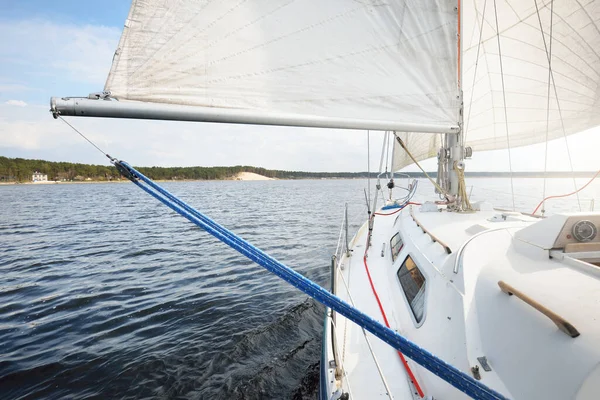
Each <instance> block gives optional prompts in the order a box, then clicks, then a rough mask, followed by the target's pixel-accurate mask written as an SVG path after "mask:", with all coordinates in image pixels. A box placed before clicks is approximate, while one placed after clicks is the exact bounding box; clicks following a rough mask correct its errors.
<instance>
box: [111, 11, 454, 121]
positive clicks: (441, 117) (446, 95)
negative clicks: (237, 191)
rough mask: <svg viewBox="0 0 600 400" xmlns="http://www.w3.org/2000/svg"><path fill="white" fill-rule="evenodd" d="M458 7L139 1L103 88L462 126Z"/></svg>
mask: <svg viewBox="0 0 600 400" xmlns="http://www.w3.org/2000/svg"><path fill="white" fill-rule="evenodd" d="M457 18H458V15H457V10H456V2H452V1H446V0H427V1H422V0H404V1H383V0H330V1H326V2H323V1H316V0H273V1H258V0H248V1H241V0H235V1H234V0H228V1H225V0H224V1H208V0H205V1H198V0H182V1H177V2H165V1H164V0H144V1H141V0H134V1H133V4H132V7H131V10H130V13H129V17H128V19H127V21H126V24H125V29H124V32H123V35H122V37H121V41H120V43H119V48H118V49H117V52H116V54H115V57H114V60H113V65H112V68H111V71H110V75H109V77H108V80H107V83H106V87H105V90H106V91H110V92H111V95H112V96H114V97H116V98H118V99H119V100H133V101H142V102H156V103H169V104H178V105H192V106H202V107H211V108H216V109H227V110H232V109H239V110H244V111H245V112H248V111H250V112H255V113H256V114H257V115H259V114H261V113H274V112H275V113H284V114H296V115H307V116H319V117H332V118H352V119H365V120H384V121H403V122H408V123H423V124H446V125H452V126H455V125H456V124H457V122H458V111H459V106H460V104H459V101H458V82H457V81H458V78H457V58H458V54H457V53H458V52H457V47H456V40H457Z"/></svg>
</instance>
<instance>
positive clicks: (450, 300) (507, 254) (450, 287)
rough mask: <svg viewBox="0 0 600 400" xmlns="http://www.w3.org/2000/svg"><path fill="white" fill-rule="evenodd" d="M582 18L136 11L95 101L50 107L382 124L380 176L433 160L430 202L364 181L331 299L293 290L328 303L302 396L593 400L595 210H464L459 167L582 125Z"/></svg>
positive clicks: (497, 5) (447, 5)
mask: <svg viewBox="0 0 600 400" xmlns="http://www.w3.org/2000/svg"><path fill="white" fill-rule="evenodd" d="M599 26H600V2H598V1H594V0H591V1H589V0H587V1H582V0H545V1H542V0H539V1H538V0H519V1H517V0H472V1H467V2H461V1H460V0H453V1H449V0H394V1H385V0H328V1H315V0H272V1H258V0H247V1H244V0H223V1H218V2H213V1H209V0H204V1H197V0H180V1H173V2H169V1H164V0H144V1H141V0H134V1H133V4H132V6H131V9H130V12H129V16H128V18H127V20H126V22H125V27H124V30H123V34H122V37H121V40H120V42H119V45H118V48H117V50H116V52H115V56H114V59H113V64H112V67H111V70H110V73H109V76H108V79H107V82H106V86H105V88H104V90H103V91H102V92H98V93H93V94H90V95H89V96H87V97H83V98H81V97H62V98H52V99H51V112H52V113H53V114H54V116H55V117H61V118H62V117H66V116H87V117H105V118H106V117H108V118H139V119H161V120H181V121H199V122H222V123H238V124H259V125H277V126H302V127H314V128H335V129H354V130H368V131H382V132H386V133H385V137H386V138H387V142H388V143H392V142H393V143H394V146H395V147H394V148H395V150H394V156H393V159H394V162H393V165H394V169H398V168H401V167H403V166H406V165H408V164H411V163H414V164H416V165H418V166H419V165H420V164H419V162H420V161H422V160H424V159H426V158H429V157H437V160H438V174H437V177H436V179H435V180H433V179H432V178H430V177H429V179H430V180H431V182H432V185H433V186H434V187H435V191H436V193H431V198H430V199H421V200H420V201H419V202H417V201H415V197H414V195H415V191H416V187H417V184H418V182H416V181H414V182H411V183H410V185H408V186H407V187H405V188H404V189H405V190H404V191H403V192H402V197H401V198H393V196H387V193H388V192H386V190H391V191H393V190H395V192H392V193H398V189H394V187H395V183H394V182H393V181H391V182H389V183H388V185H387V187H388V188H390V189H386V187H383V189H382V188H381V185H378V186H377V190H378V191H379V192H380V193H377V194H376V195H375V196H374V197H373V198H372V201H369V202H368V210H369V211H368V216H367V220H366V222H365V223H364V224H363V225H362V227H361V228H360V229H359V230H358V232H356V234H354V235H352V234H349V233H346V234H345V235H343V236H344V240H343V242H344V245H343V246H341V250H340V252H339V254H338V255H337V256H336V257H335V258H334V260H333V261H332V269H331V277H332V279H331V280H332V287H331V292H332V293H333V294H332V295H329V294H322V293H321V292H320V291H318V290H317V289H311V290H307V293H310V294H311V295H313V294H314V293H316V294H315V297H316V298H318V299H319V300H320V301H321V300H322V299H325V300H327V301H324V303H325V304H326V305H328V306H329V308H328V309H327V315H326V317H325V321H324V332H323V354H322V361H321V386H320V397H321V398H322V399H348V398H351V399H375V398H390V399H402V400H404V399H417V398H428V399H462V398H465V397H466V394H465V393H467V394H469V395H471V396H473V397H476V398H515V399H577V400H583V399H597V398H598V393H600V346H599V345H598V343H600V311H599V310H600V267H599V265H600V236H598V235H597V232H598V227H599V226H600V214H599V213H593V212H581V213H560V214H555V215H552V216H550V217H547V218H546V217H541V216H540V215H531V214H524V213H520V212H517V211H515V210H510V211H507V210H498V209H496V208H494V206H493V205H492V204H490V203H487V202H477V203H473V204H471V203H470V201H469V196H468V194H467V192H466V185H465V179H464V170H465V165H466V164H465V159H466V158H468V157H470V155H471V154H472V152H474V151H484V150H492V149H507V150H508V153H507V154H508V156H509V158H510V149H511V148H514V147H518V146H524V145H528V144H534V143H542V142H547V141H549V140H552V139H556V138H563V137H564V138H565V140H566V136H568V135H571V134H574V133H577V132H581V131H583V130H586V129H589V128H592V127H595V126H598V125H600V52H599V51H598V49H600V30H599V28H598V27H599ZM282 134H284V133H282ZM116 165H117V166H118V167H119V168H120V170H121V171H122V172H123V173H125V174H129V176H130V177H131V176H132V174H133V175H134V176H133V178H134V179H133V180H135V179H139V178H140V177H139V175H136V173H137V172H136V171H133V172H132V169H130V168H129V167H128V166H127V165H126V164H122V163H120V162H118V161H116ZM384 192H385V193H386V199H385V201H382V202H381V203H380V204H379V205H378V204H377V203H378V201H377V199H378V197H379V194H381V193H384ZM166 196H167V197H169V196H170V195H166ZM513 198H514V193H513ZM178 204H179V206H180V207H183V208H185V207H184V205H182V204H181V203H178ZM513 208H514V207H513ZM174 209H175V208H174ZM186 210H188V209H186ZM188 211H189V212H191V211H190V210H188ZM192 214H193V212H192ZM188 219H190V220H192V218H188ZM211 224H212V221H209V222H207V225H209V226H210V227H212V225H211ZM346 226H347V224H346ZM211 229H212V228H211ZM215 229H216V228H215ZM342 232H343V229H342ZM236 240H237V239H236ZM233 241H234V242H235V240H233ZM247 251H248V254H258V253H252V251H254V250H252V249H250V250H247ZM257 257H258V256H257ZM271 264H273V262H271ZM271 264H270V265H271ZM292 278H293V279H295V280H296V281H300V280H301V277H297V276H293V277H292ZM292 278H290V280H293V279H292ZM300 285H301V284H298V285H297V286H300ZM390 338H392V339H393V338H400V339H398V341H397V342H394V343H399V346H398V347H396V348H394V347H390V346H389V344H390V343H391V342H393V340H391V339H390ZM405 339H406V340H405ZM384 341H385V342H384ZM406 343H410V346H405V344H406ZM399 349H406V350H404V351H403V352H402V351H399ZM407 351H408V352H407ZM431 353H433V355H435V356H433V355H431ZM424 360H425V361H424ZM427 360H434V361H435V362H430V363H428V362H427ZM439 360H443V361H444V362H442V361H439ZM437 361H439V362H437ZM459 378H460V379H459ZM466 386H468V387H469V388H470V389H468V390H467V389H465V387H466ZM471 389H473V390H471Z"/></svg>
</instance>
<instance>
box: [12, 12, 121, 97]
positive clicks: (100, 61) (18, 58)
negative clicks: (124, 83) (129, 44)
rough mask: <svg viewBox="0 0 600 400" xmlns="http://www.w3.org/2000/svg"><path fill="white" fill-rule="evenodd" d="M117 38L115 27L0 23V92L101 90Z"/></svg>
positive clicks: (35, 20) (46, 22) (27, 21)
mask: <svg viewBox="0 0 600 400" xmlns="http://www.w3.org/2000/svg"><path fill="white" fill-rule="evenodd" d="M120 34H121V29H119V28H115V27H106V26H93V25H81V26H80V25H73V24H64V23H61V24H59V23H55V22H52V21H46V20H39V19H33V20H21V21H10V20H0V37H2V38H5V39H6V40H2V41H0V59H2V63H1V64H0V92H9V91H10V92H14V91H23V90H30V91H31V90H33V91H40V90H48V89H54V88H55V87H59V85H60V86H62V87H66V86H69V87H81V86H82V85H88V86H91V87H94V88H95V90H101V89H102V88H103V86H104V81H105V80H106V76H107V75H108V71H109V68H110V64H111V61H112V57H113V54H114V51H115V49H116V48H117V44H118V41H119V37H120ZM86 94H87V93H86ZM37 95H38V96H41V97H43V98H46V97H47V96H48V93H44V94H43V95H41V94H37Z"/></svg>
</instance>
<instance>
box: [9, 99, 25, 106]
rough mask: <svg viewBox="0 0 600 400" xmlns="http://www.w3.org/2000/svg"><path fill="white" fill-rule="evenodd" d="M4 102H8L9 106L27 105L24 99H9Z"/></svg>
mask: <svg viewBox="0 0 600 400" xmlns="http://www.w3.org/2000/svg"><path fill="white" fill-rule="evenodd" d="M4 104H8V105H9V106H18V107H25V106H26V105H27V103H25V102H24V101H23V100H8V101H7V102H5V103H4Z"/></svg>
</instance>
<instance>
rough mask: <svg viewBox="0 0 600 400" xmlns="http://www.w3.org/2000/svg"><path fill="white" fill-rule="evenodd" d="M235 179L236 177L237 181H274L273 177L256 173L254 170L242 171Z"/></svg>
mask: <svg viewBox="0 0 600 400" xmlns="http://www.w3.org/2000/svg"><path fill="white" fill-rule="evenodd" d="M233 179H235V180H236V181H272V180H274V179H273V178H269V177H266V176H263V175H259V174H255V173H254V172H240V173H239V174H237V175H236V176H235V177H234V178H233Z"/></svg>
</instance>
